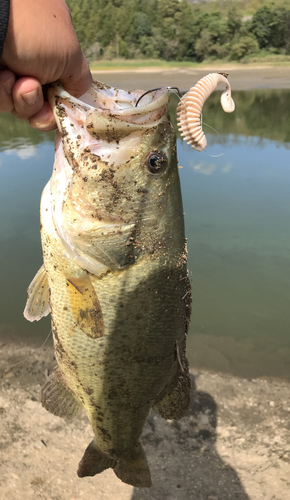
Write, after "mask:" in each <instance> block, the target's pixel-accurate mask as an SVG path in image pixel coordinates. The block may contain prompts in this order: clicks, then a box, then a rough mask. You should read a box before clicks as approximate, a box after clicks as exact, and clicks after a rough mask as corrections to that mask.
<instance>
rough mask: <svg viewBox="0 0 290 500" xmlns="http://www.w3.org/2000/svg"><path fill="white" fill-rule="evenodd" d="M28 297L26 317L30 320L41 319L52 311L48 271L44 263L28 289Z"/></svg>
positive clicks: (25, 310)
mask: <svg viewBox="0 0 290 500" xmlns="http://www.w3.org/2000/svg"><path fill="white" fill-rule="evenodd" d="M27 293H28V299H27V302H26V306H25V309H24V312H23V314H24V317H25V318H26V319H27V320H28V321H39V320H40V319H41V318H43V317H44V316H47V315H48V314H49V313H50V306H49V286H48V280H47V275H46V271H45V269H44V266H43V265H42V266H41V268H40V269H39V271H38V273H37V274H36V275H35V276H34V278H33V280H32V282H31V283H30V285H29V287H28V289H27Z"/></svg>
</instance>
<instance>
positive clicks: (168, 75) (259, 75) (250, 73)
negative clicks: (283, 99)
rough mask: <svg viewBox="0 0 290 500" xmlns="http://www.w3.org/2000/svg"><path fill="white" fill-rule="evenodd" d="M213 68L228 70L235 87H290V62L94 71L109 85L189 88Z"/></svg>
mask: <svg viewBox="0 0 290 500" xmlns="http://www.w3.org/2000/svg"><path fill="white" fill-rule="evenodd" d="M212 72H218V73H219V72H221V73H228V75H229V76H228V78H229V81H230V84H231V87H232V89H233V90H253V89H289V88H290V66H281V67H266V66H264V67H252V66H242V65H239V66H233V65H228V66H227V65H225V66H221V67H215V66H213V67H208V68H207V67H202V68H201V69H196V68H170V69H165V68H143V69H138V70H135V71H122V70H115V71H114V70H113V71H94V72H93V77H94V78H95V79H97V80H100V81H102V82H106V83H107V84H108V85H113V86H116V87H119V88H124V89H132V88H135V89H137V88H139V89H144V90H148V89H152V88H155V87H159V86H160V87H162V86H168V85H169V86H177V87H179V89H180V90H181V92H185V91H187V90H188V89H189V88H190V87H192V86H193V85H195V84H196V82H197V81H198V80H199V79H200V78H202V77H203V76H205V75H207V74H208V73H212Z"/></svg>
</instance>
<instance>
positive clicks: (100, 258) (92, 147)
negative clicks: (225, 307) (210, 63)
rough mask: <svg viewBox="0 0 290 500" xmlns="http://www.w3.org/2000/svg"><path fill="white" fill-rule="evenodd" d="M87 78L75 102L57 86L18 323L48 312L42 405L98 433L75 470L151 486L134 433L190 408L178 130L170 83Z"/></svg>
mask: <svg viewBox="0 0 290 500" xmlns="http://www.w3.org/2000/svg"><path fill="white" fill-rule="evenodd" d="M142 94H143V92H142V91H132V92H125V91H123V90H117V89H114V88H111V87H108V86H106V85H103V84H100V83H97V82H94V83H93V85H92V88H91V89H90V91H89V92H88V93H87V94H85V95H84V96H82V98H81V100H79V99H76V98H73V97H72V96H70V95H69V94H68V93H67V92H66V91H64V89H63V88H62V87H61V86H60V85H57V84H55V85H54V86H53V88H51V89H50V103H51V105H52V107H53V109H54V115H55V118H56V122H57V125H58V132H57V133H56V143H55V148H56V154H55V164H54V169H53V174H52V177H51V179H50V181H49V182H48V184H47V186H46V187H45V189H44V191H43V194H42V199H41V239H42V248H43V259H44V265H43V266H42V267H41V269H40V270H39V272H38V273H37V275H36V276H35V278H34V280H33V281H32V283H31V285H30V287H29V289H28V301H27V305H26V308H25V313H24V314H25V317H26V318H27V319H28V320H30V321H34V320H38V319H40V318H41V317H42V316H45V315H47V314H49V312H51V321H52V332H53V339H54V350H55V356H56V360H57V364H58V367H57V369H56V370H55V372H54V373H53V374H52V375H51V376H50V378H49V380H48V382H47V383H46V385H45V386H44V388H43V389H42V395H41V401H42V404H43V406H44V407H45V408H46V409H47V410H48V411H50V412H52V413H53V414H54V415H58V416H61V417H65V418H71V417H74V416H76V415H77V414H78V412H79V410H80V409H81V408H82V407H84V408H85V411H86V413H87V416H88V418H89V420H90V423H91V425H92V429H93V432H94V439H93V441H92V442H91V444H89V446H88V448H87V449H86V451H85V453H84V456H83V458H82V460H81V462H80V464H79V469H78V475H79V476H80V477H83V476H94V475H95V474H98V473H100V472H102V471H103V470H105V469H107V468H110V467H111V468H112V469H113V470H114V472H115V474H116V475H117V476H118V477H119V478H120V479H121V480H122V481H124V482H125V483H128V484H131V485H133V486H139V487H150V486H151V477H150V471H149V468H148V464H147V461H146V457H145V453H144V451H143V448H142V446H141V443H140V435H141V432H142V429H143V426H144V424H145V423H146V420H147V418H148V415H149V413H150V411H151V408H152V407H154V408H155V409H156V410H157V411H158V412H159V414H160V415H161V416H162V417H164V418H166V419H178V418H180V417H182V416H183V415H184V413H185V411H186V409H187V407H188V404H189V390H190V379H189V374H188V363H187V360H186V354H185V343H186V334H187V330H188V324H189V317H190V303H191V287H190V282H189V279H188V272H187V267H186V260H187V251H186V242H185V238H184V222H183V208H182V200H181V192H180V183H179V176H178V169H177V159H176V138H175V132H174V129H173V127H172V125H171V123H170V120H169V117H168V113H167V103H168V99H169V91H168V90H163V89H161V90H159V91H156V92H153V93H150V94H148V95H146V96H144V97H142V99H141V101H140V103H139V104H138V106H137V107H136V106H135V104H136V102H137V100H138V98H139V97H140V96H141V95H142Z"/></svg>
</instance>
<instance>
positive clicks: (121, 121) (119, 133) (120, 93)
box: [49, 82, 170, 142]
mask: <svg viewBox="0 0 290 500" xmlns="http://www.w3.org/2000/svg"><path fill="white" fill-rule="evenodd" d="M143 94H144V90H134V91H125V90H121V89H115V88H113V87H109V86H107V85H105V84H102V83H99V82H93V83H92V86H91V88H90V89H89V91H88V92H87V93H86V94H84V95H83V96H81V97H80V98H79V99H77V98H75V97H73V96H71V95H70V94H69V93H68V92H66V91H65V90H64V88H63V87H62V86H61V85H60V84H58V83H56V84H54V85H53V87H52V88H51V89H50V90H49V100H50V104H51V105H52V107H53V108H54V114H55V118H56V121H57V125H58V128H59V130H60V132H65V131H64V125H65V123H64V115H65V114H66V115H68V116H69V115H73V116H74V117H75V118H77V119H78V121H79V123H80V122H82V123H83V124H84V125H85V127H86V130H87V132H88V133H89V134H90V135H91V136H92V137H94V138H95V139H105V140H107V141H108V142H111V141H116V140H120V139H121V138H122V137H126V136H128V135H129V134H132V133H133V132H135V131H140V130H142V129H148V128H151V127H154V126H156V125H158V123H159V122H160V120H162V118H163V117H164V115H165V114H166V112H167V104H168V100H169V96H170V92H169V90H167V89H160V90H156V91H154V92H151V93H150V94H146V95H144V96H143V97H142V100H141V101H140V103H138V106H136V103H137V102H138V100H139V99H140V97H141V96H142V95H143ZM108 130H109V132H108ZM67 132H68V131H67ZM67 132H65V133H67Z"/></svg>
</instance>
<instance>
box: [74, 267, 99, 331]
mask: <svg viewBox="0 0 290 500" xmlns="http://www.w3.org/2000/svg"><path fill="white" fill-rule="evenodd" d="M66 280H67V292H68V296H69V300H70V306H71V312H72V316H73V319H74V323H75V325H77V326H78V327H79V328H80V329H81V330H82V331H83V332H84V333H85V334H86V335H88V336H89V337H91V338H93V339H95V338H99V337H102V336H103V334H104V320H103V313H102V309H101V306H100V302H99V300H98V297H97V294H96V292H95V289H94V287H93V285H92V282H91V280H90V276H89V274H88V273H87V272H86V271H83V272H82V274H81V275H80V276H78V277H75V276H73V277H72V276H70V277H67V279H66Z"/></svg>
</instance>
